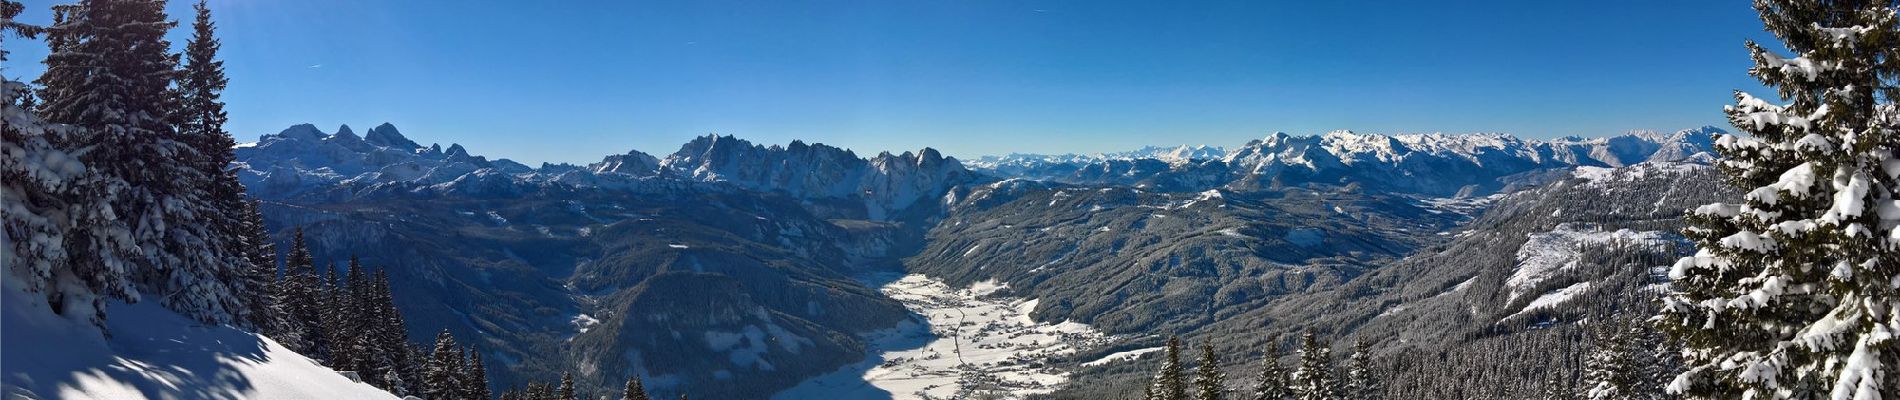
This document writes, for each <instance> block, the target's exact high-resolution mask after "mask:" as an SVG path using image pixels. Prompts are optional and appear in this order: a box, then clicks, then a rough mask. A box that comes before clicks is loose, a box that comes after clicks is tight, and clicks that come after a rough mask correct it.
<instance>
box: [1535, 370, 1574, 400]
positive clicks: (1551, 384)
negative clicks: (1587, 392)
mask: <svg viewBox="0 0 1900 400" xmlns="http://www.w3.org/2000/svg"><path fill="white" fill-rule="evenodd" d="M1548 373H1549V374H1550V379H1547V380H1545V381H1544V387H1543V390H1542V391H1541V392H1539V393H1540V394H1539V395H1538V397H1537V398H1538V399H1541V400H1573V399H1576V398H1577V396H1576V395H1575V394H1573V393H1572V392H1571V389H1572V388H1571V387H1570V385H1569V384H1568V383H1567V381H1566V380H1565V379H1563V378H1562V376H1563V373H1562V371H1548Z"/></svg>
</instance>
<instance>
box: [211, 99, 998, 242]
mask: <svg viewBox="0 0 1900 400" xmlns="http://www.w3.org/2000/svg"><path fill="white" fill-rule="evenodd" d="M236 153H237V160H238V167H239V170H240V173H239V179H240V180H241V181H242V182H244V183H245V185H246V186H247V187H248V188H250V190H251V193H252V194H254V195H257V196H259V197H263V198H272V199H291V198H301V199H325V200H346V199H355V198H362V197H374V196H379V195H395V194H404V193H407V194H425V195H447V194H466V195H478V196H501V195H512V194H519V193H523V192H525V191H528V190H534V189H537V188H542V187H547V186H563V187H569V188H607V189H617V190H630V191H635V192H643V191H674V190H682V187H686V186H692V187H694V189H698V190H731V189H739V190H749V191H760V192H780V193H784V194H787V195H790V196H793V197H796V198H801V199H807V200H861V204H862V207H863V208H862V210H854V211H858V212H856V213H854V214H860V213H861V215H862V216H864V217H868V218H869V219H874V220H882V219H887V218H888V217H889V216H890V215H891V214H892V213H895V212H899V211H902V210H904V209H906V208H908V207H910V206H911V205H913V204H916V203H917V200H919V199H923V198H926V197H930V196H934V195H935V194H936V193H942V192H943V191H944V190H946V189H947V188H949V187H950V186H951V185H955V184H958V183H961V182H963V181H965V180H968V179H970V177H971V174H970V173H969V171H967V170H965V169H964V168H963V164H962V163H960V162H958V161H957V160H956V159H955V158H950V157H944V156H943V155H942V154H940V153H938V152H937V151H936V150H935V149H930V148H925V149H922V150H918V151H916V152H904V153H901V154H891V153H889V152H884V153H879V154H877V155H875V156H872V157H870V158H860V157H859V156H858V155H857V154H856V153H854V152H852V151H851V150H847V149H841V148H838V147H833V146H828V145H824V144H805V143H804V142H800V141H793V142H792V143H791V144H789V145H786V146H779V145H772V146H763V145H756V144H753V143H751V142H748V141H746V140H743V139H738V138H735V137H732V136H718V135H707V136H703V137H699V138H696V139H694V140H693V141H691V142H687V143H686V144H685V145H682V146H681V147H680V149H679V151H677V152H674V153H673V154H671V155H667V156H666V157H664V158H659V157H654V156H652V155H649V154H647V153H643V152H640V151H637V150H635V151H629V152H627V153H625V154H615V155H609V156H606V157H605V158H603V159H602V160H601V161H600V162H597V163H593V164H589V165H586V166H576V165H569V164H542V165H541V166H540V167H538V168H536V167H529V166H527V165H523V164H521V163H517V162H514V161H511V160H508V159H497V160H492V161H491V160H489V159H488V158H486V157H482V156H475V155H471V154H469V152H468V150H467V149H465V148H463V147H462V146H461V145H460V144H450V145H449V147H448V148H447V149H443V148H442V146H441V145H439V144H431V145H429V146H426V147H425V146H422V145H421V144H418V143H417V142H415V141H413V140H410V139H408V138H407V137H404V136H403V135H402V133H400V132H399V131H397V130H396V127H395V126H393V125H390V124H387V123H385V124H382V125H378V126H377V127H376V128H374V129H371V130H370V131H369V134H368V135H365V136H357V135H356V134H355V132H353V131H352V130H351V129H350V127H349V126H348V125H344V126H342V127H340V128H337V130H336V132H335V133H326V132H323V131H321V130H319V129H318V128H317V127H316V126H314V125H310V124H301V125H295V126H291V127H290V128H287V129H284V130H283V131H282V132H279V133H277V134H269V135H263V136H262V137H261V138H259V140H258V141H256V142H252V143H245V144H240V145H239V146H238V148H237V149H236Z"/></svg>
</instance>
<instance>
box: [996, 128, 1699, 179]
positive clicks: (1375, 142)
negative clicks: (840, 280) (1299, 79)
mask: <svg viewBox="0 0 1900 400" xmlns="http://www.w3.org/2000/svg"><path fill="white" fill-rule="evenodd" d="M1721 133H1725V132H1723V131H1722V130H1721V129H1718V128H1715V127H1702V128H1695V129H1686V130H1681V131H1677V132H1674V133H1669V134H1664V133H1660V132H1655V131H1634V132H1628V133H1625V134H1622V135H1616V136H1610V137H1601V138H1588V139H1586V138H1578V137H1567V138H1560V139H1555V140H1524V139H1520V138H1518V137H1515V136H1512V135H1509V134H1502V133H1473V134H1444V133H1429V134H1400V135H1383V134H1364V133H1356V132H1352V131H1333V132H1327V133H1325V134H1320V135H1289V134H1286V133H1284V132H1277V133H1274V134H1271V135H1268V136H1267V137H1265V138H1261V139H1256V140H1253V141H1250V142H1248V143H1247V144H1245V145H1243V146H1241V147H1239V148H1235V149H1233V150H1231V151H1228V152H1225V153H1224V154H1222V156H1221V157H1218V158H1209V159H1206V160H1204V161H1196V160H1201V159H1199V158H1195V157H1190V158H1188V161H1182V159H1181V158H1178V157H1175V158H1170V156H1172V154H1175V153H1173V152H1171V151H1170V152H1163V153H1166V154H1162V155H1156V154H1154V153H1152V152H1150V153H1148V154H1150V156H1147V157H1146V158H1140V159H1116V158H1111V157H1108V156H1106V155H1097V156H1076V155H1061V156H1043V155H1032V154H1012V155H1009V156H1003V157H984V158H982V159H981V160H979V162H976V163H972V166H973V167H974V168H975V169H976V170H977V171H979V172H984V173H988V174H992V175H997V176H999V177H1003V178H1028V179H1040V180H1053V181H1058V182H1064V183H1073V184H1121V185H1133V186H1137V187H1147V188H1152V189H1156V190H1176V191H1199V190H1206V189H1212V188H1225V189H1230V190H1246V189H1253V188H1259V187H1268V186H1279V185H1306V184H1320V185H1348V184H1355V183H1356V184H1361V185H1368V186H1373V187H1377V188H1380V189H1386V190H1399V191H1404V192H1412V193H1419V194H1426V195H1435V196H1447V195H1454V194H1483V193H1486V192H1491V191H1495V190H1499V189H1501V188H1504V187H1506V186H1508V183H1507V182H1501V180H1502V179H1503V178H1506V177H1511V176H1514V175H1517V174H1521V173H1526V172H1532V171H1538V170H1544V169H1551V168H1572V167H1578V166H1596V167H1622V166H1629V165H1635V164H1639V163H1643V162H1698V163H1706V162H1708V161H1710V160H1713V159H1714V151H1713V147H1714V146H1713V144H1714V138H1713V137H1714V135H1716V134H1721ZM1153 149H1167V148H1163V147H1150V148H1147V149H1144V150H1146V151H1152V150H1153ZM1172 149H1173V150H1182V151H1188V150H1192V151H1195V152H1201V153H1200V154H1205V149H1204V148H1193V147H1188V146H1182V147H1175V148H1172ZM1142 153H1144V151H1134V152H1128V153H1120V154H1142ZM1144 161H1149V162H1148V163H1144Z"/></svg>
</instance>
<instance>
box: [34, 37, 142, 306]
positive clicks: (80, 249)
mask: <svg viewBox="0 0 1900 400" xmlns="http://www.w3.org/2000/svg"><path fill="white" fill-rule="evenodd" d="M21 10H23V6H21V5H20V4H19V3H13V2H0V17H5V18H4V20H0V38H4V37H5V36H7V35H19V36H22V37H29V38H30V37H34V36H35V35H36V34H37V33H39V32H40V31H41V29H40V28H39V27H35V26H32V25H26V24H22V23H18V22H14V21H13V20H12V17H13V16H15V15H18V14H19V12H20V11H21ZM60 15H61V14H59V13H56V14H55V17H56V18H63V17H61V16H60ZM56 23H60V22H57V21H56ZM48 39H49V40H57V39H58V38H57V37H48ZM53 44H55V45H57V42H54V43H53ZM5 56H6V53H5V52H4V50H0V67H3V65H4V64H6V58H5ZM0 70H3V69H0ZM30 93H31V92H29V91H28V90H27V86H26V85H25V84H23V83H21V82H15V81H12V80H5V79H0V193H5V195H0V209H4V210H5V212H0V228H3V229H0V230H4V234H5V235H6V237H5V238H4V239H5V240H4V241H0V243H5V244H6V245H7V246H8V248H4V249H0V268H5V269H6V270H7V271H5V272H6V273H9V274H10V275H11V276H12V277H14V278H16V280H14V281H10V282H15V283H19V284H21V286H22V288H23V289H25V290H27V291H28V292H31V293H36V294H39V295H40V296H43V299H44V300H45V302H46V303H45V304H44V305H43V306H45V307H48V308H50V309H51V310H52V311H53V312H55V313H59V314H62V315H69V316H75V317H80V318H83V319H88V320H90V321H92V322H93V323H94V324H95V325H99V326H103V324H104V323H105V313H104V310H105V308H104V305H105V302H106V301H107V300H110V299H130V298H132V297H133V296H135V295H136V290H134V288H133V283H132V279H131V274H129V273H128V271H127V269H128V268H130V267H132V266H133V265H134V264H135V262H136V261H138V260H139V252H138V248H137V247H136V246H137V244H136V243H135V242H133V241H132V240H131V238H130V237H129V235H127V234H126V233H127V232H129V231H130V228H129V227H128V226H127V225H126V223H125V221H124V220H123V219H121V218H119V217H118V216H117V215H116V214H115V213H114V212H113V210H112V207H111V204H110V199H109V198H108V197H107V196H106V194H107V193H111V192H117V191H121V190H123V189H124V187H125V185H126V183H125V182H124V181H123V180H121V179H118V178H116V177H113V176H110V175H107V174H104V173H103V172H102V171H103V170H102V169H98V168H93V167H91V166H88V165H86V164H84V163H82V162H80V160H79V159H78V157H77V156H76V155H74V154H73V153H72V151H74V150H77V149H81V148H83V147H84V146H86V145H88V144H89V143H87V141H88V140H90V136H89V135H87V134H86V132H85V131H83V130H81V129H78V128H74V127H70V126H64V125H56V124H52V123H49V122H46V121H42V120H41V119H40V118H39V117H38V116H36V115H34V114H33V113H31V112H28V109H27V108H24V107H16V106H14V104H24V103H26V101H25V100H23V99H24V98H26V97H27V96H28V95H29V94H30Z"/></svg>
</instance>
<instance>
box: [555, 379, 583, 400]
mask: <svg viewBox="0 0 1900 400" xmlns="http://www.w3.org/2000/svg"><path fill="white" fill-rule="evenodd" d="M554 396H555V398H556V399H559V400H579V399H580V397H579V396H578V395H576V394H574V373H572V372H562V373H561V388H560V389H559V390H557V391H555V392H554Z"/></svg>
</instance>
